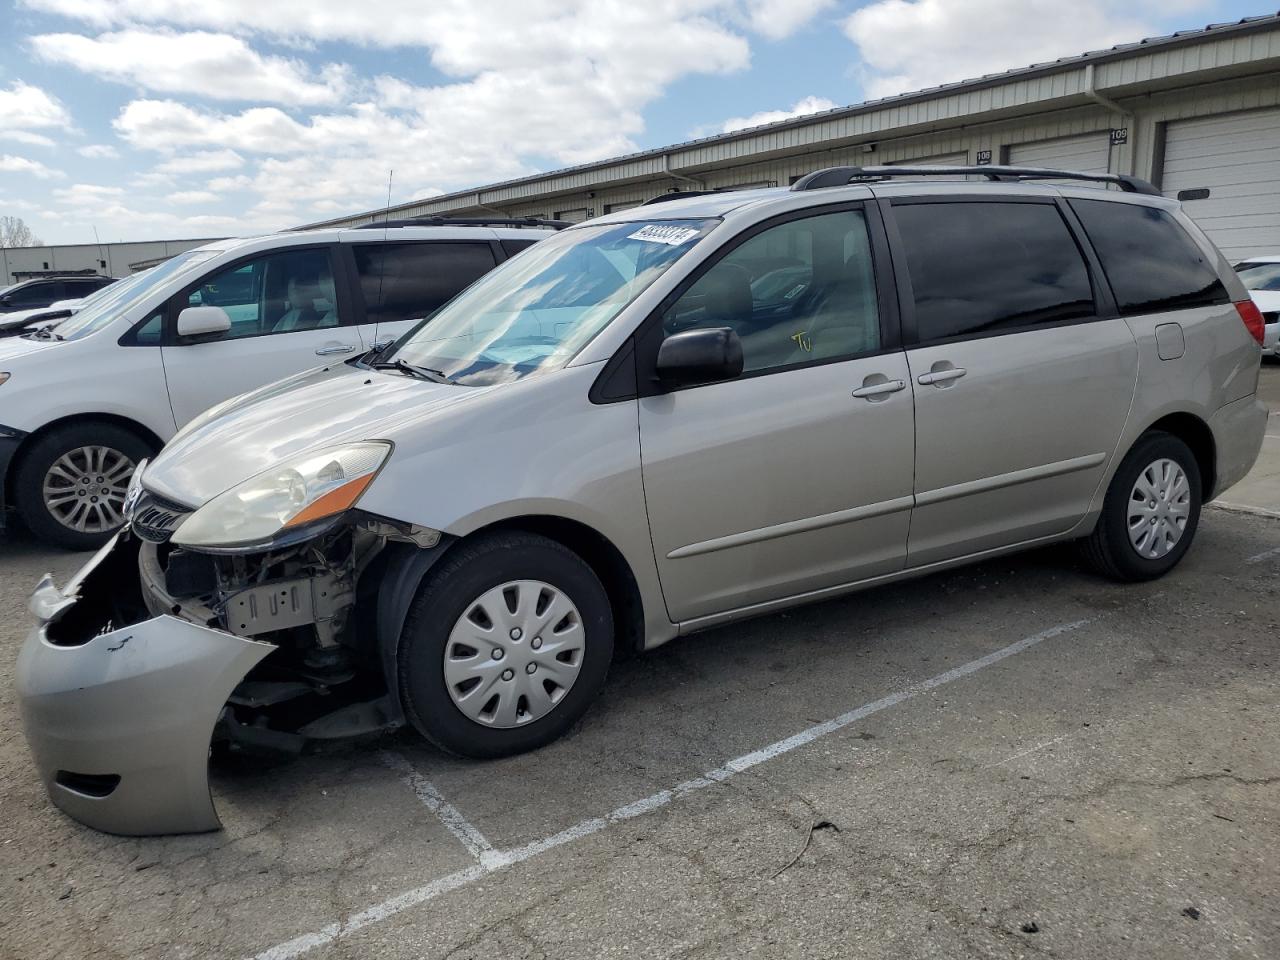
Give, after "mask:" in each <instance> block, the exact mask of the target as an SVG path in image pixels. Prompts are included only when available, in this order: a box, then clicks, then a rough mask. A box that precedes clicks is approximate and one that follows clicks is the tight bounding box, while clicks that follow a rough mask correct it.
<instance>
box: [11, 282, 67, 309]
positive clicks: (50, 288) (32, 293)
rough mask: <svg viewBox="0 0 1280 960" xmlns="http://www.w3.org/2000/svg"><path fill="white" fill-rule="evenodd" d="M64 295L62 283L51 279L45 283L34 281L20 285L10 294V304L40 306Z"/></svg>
mask: <svg viewBox="0 0 1280 960" xmlns="http://www.w3.org/2000/svg"><path fill="white" fill-rule="evenodd" d="M61 295H62V284H61V283H60V282H58V281H54V280H50V281H47V282H45V283H33V284H31V285H30V286H26V287H19V288H18V289H17V290H14V291H13V292H12V293H10V294H9V305H10V306H13V307H40V306H44V305H45V304H46V303H52V302H53V301H55V300H57V299H59V298H60V297H61Z"/></svg>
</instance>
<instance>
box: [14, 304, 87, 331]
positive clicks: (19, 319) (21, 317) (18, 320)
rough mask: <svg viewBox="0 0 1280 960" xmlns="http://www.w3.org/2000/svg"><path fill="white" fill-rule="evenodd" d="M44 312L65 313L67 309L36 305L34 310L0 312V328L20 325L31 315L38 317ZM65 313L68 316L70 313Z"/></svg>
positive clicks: (29, 318)
mask: <svg viewBox="0 0 1280 960" xmlns="http://www.w3.org/2000/svg"><path fill="white" fill-rule="evenodd" d="M46 313H67V310H66V308H65V307H37V308H36V309H34V310H13V311H11V312H9V313H0V330H7V329H9V328H10V327H21V326H23V325H24V324H26V323H28V322H29V321H30V320H31V319H32V318H33V317H40V316H42V315H44V314H46ZM67 315H68V316H69V315H70V314H69V313H68V314H67Z"/></svg>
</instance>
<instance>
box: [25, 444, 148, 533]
mask: <svg viewBox="0 0 1280 960" xmlns="http://www.w3.org/2000/svg"><path fill="white" fill-rule="evenodd" d="M154 452H155V451H154V450H152V449H151V447H150V445H149V444H148V443H147V442H146V441H144V440H143V439H142V438H141V437H139V436H138V435H137V434H136V433H133V432H132V431H131V430H127V429H125V428H124V427H120V426H116V425H115V424H111V423H78V424H68V425H66V426H62V427H58V428H56V429H54V430H51V431H49V432H48V433H47V434H45V435H44V436H42V437H39V438H37V439H36V440H35V442H34V443H32V444H31V447H30V448H29V449H27V450H25V451H24V452H23V453H22V459H21V461H20V462H19V463H18V465H17V468H16V469H15V471H14V484H13V505H14V507H16V508H17V511H18V516H19V517H21V518H22V522H23V523H24V524H25V525H26V527H27V529H28V530H30V531H31V532H32V533H33V534H35V536H37V537H39V538H40V539H42V540H46V541H48V542H50V543H53V544H56V545H58V546H60V547H66V548H67V549H68V550H93V549H96V548H97V547H100V546H102V544H103V543H105V542H106V541H107V538H108V537H110V536H111V534H112V533H113V532H115V530H117V529H118V528H119V527H121V526H122V525H123V524H124V498H125V493H126V492H127V491H128V489H129V480H130V478H132V477H133V471H134V469H135V468H136V467H137V465H138V463H139V462H140V461H141V460H143V459H144V458H146V457H149V456H151V455H152V454H153V453H154Z"/></svg>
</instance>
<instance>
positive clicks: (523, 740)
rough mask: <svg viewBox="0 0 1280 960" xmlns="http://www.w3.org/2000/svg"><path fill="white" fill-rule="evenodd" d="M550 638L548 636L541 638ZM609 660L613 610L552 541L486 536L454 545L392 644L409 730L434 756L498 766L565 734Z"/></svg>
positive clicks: (583, 568) (584, 569)
mask: <svg viewBox="0 0 1280 960" xmlns="http://www.w3.org/2000/svg"><path fill="white" fill-rule="evenodd" d="M503 587H505V588H506V591H505V592H504V591H503V590H500V589H499V588H503ZM543 588H545V589H543ZM513 599H514V601H515V603H516V610H515V611H514V612H513V611H512V610H511V609H510V607H511V604H512V601H513ZM565 601H567V604H568V607H566V606H565ZM543 604H545V605H546V606H545V612H544V613H542V614H539V613H538V611H539V610H541V609H543V607H542V605H543ZM504 605H505V607H504ZM569 608H571V609H572V612H569V613H565V612H564V611H565V610H567V609H569ZM529 611H532V615H530V613H529ZM490 614H492V616H490ZM464 618H465V619H464ZM552 618H554V620H553V619H552ZM486 623H487V624H488V626H485V624H486ZM521 624H523V625H525V626H524V627H523V628H522V627H521V626H520V625H521ZM575 624H577V627H575ZM522 629H523V630H526V631H527V633H529V634H534V636H528V635H527V634H526V633H523V632H522ZM548 632H550V633H552V634H555V636H552V637H548V639H547V640H545V641H544V640H543V634H547V633H548ZM517 633H520V634H521V635H520V636H519V638H516V634H517ZM557 637H558V638H562V639H557ZM469 640H473V641H474V642H475V646H474V647H470V646H469V644H468V641H469ZM535 644H536V645H537V647H535ZM538 647H540V649H538ZM486 648H487V649H486ZM468 650H471V651H472V652H473V653H474V656H470V655H468ZM499 650H500V651H501V652H498V651H499ZM446 656H448V657H449V662H448V663H447V664H446ZM562 658H563V659H562ZM612 659H613V613H612V610H611V607H610V604H609V597H608V594H607V593H606V591H605V589H604V587H603V586H602V585H601V583H600V580H599V579H598V578H597V577H596V575H595V573H594V572H593V571H592V569H591V568H590V567H589V566H588V565H587V564H586V563H585V562H583V560H582V559H581V558H580V557H579V556H578V555H577V554H575V553H573V551H571V550H569V549H568V548H567V547H564V546H562V545H561V544H559V543H556V542H555V541H554V540H549V539H547V538H545V537H540V536H536V535H534V534H529V533H522V532H509V533H496V534H492V535H487V536H482V537H481V538H479V539H476V540H474V541H470V542H466V541H464V542H463V543H460V544H458V545H457V546H455V547H454V548H453V549H451V550H450V551H449V553H448V554H446V555H445V556H444V557H443V558H442V559H441V560H440V562H439V564H438V565H437V566H436V567H435V568H433V569H432V571H431V573H430V574H429V575H428V578H427V581H426V582H425V583H424V584H423V586H422V587H421V588H420V590H419V592H418V595H417V597H416V598H415V599H414V601H413V603H412V605H411V606H410V608H409V614H408V616H407V617H406V619H405V625H404V630H403V631H402V633H401V635H400V649H399V652H398V654H397V667H398V681H399V688H400V699H401V703H402V704H403V705H404V710H405V715H406V717H407V719H408V720H409V722H410V723H411V724H412V725H413V726H414V728H415V729H417V731H418V732H419V733H421V734H422V735H423V736H424V737H425V738H426V739H427V740H429V741H431V742H432V743H433V744H435V745H436V746H437V747H439V748H440V749H442V750H444V751H446V752H448V753H452V754H456V755H458V756H463V757H472V758H476V759H488V758H494V757H504V756H509V755H511V754H516V753H523V752H525V751H527V750H533V749H536V748H538V747H541V746H544V745H545V744H548V743H550V742H551V741H552V740H555V739H556V738H558V737H560V736H562V735H563V734H564V733H565V732H566V731H568V730H569V728H570V727H572V726H573V724H574V723H576V722H577V721H578V720H579V719H580V718H581V717H582V715H583V714H584V713H585V712H586V710H587V708H588V707H589V706H590V705H591V702H592V701H593V700H594V699H595V698H596V696H597V695H598V694H599V693H600V690H601V689H602V688H603V686H604V681H605V676H606V675H607V674H608V671H609V664H610V662H611V660H612ZM539 666H540V667H541V673H538V672H537V671H538V669H539ZM530 667H533V670H530V669H529V668H530ZM526 674H527V676H526ZM460 677H465V678H466V679H464V680H462V681H461V682H459V678H460ZM553 677H554V678H557V679H558V680H559V681H563V682H564V683H563V685H561V684H560V683H558V682H557V679H552V678H553ZM472 678H474V685H473V686H470V687H469V686H468V685H470V684H471V683H472ZM535 683H536V684H537V685H536V686H535ZM521 691H525V692H526V693H521ZM539 691H541V693H539ZM526 694H527V695H526ZM544 694H545V696H544ZM521 697H523V703H524V705H525V712H524V714H523V719H522V715H521V713H520V712H519V709H518V708H519V704H520V703H521V702H522V701H521ZM460 698H462V702H463V703H465V704H466V709H467V710H469V711H470V713H467V712H464V708H463V706H460V705H459V699H460ZM494 698H496V700H495V699H494ZM495 704H496V705H495ZM513 705H514V708H515V709H514V710H513ZM486 706H487V707H488V708H489V709H488V710H485V709H484V708H485V707H486Z"/></svg>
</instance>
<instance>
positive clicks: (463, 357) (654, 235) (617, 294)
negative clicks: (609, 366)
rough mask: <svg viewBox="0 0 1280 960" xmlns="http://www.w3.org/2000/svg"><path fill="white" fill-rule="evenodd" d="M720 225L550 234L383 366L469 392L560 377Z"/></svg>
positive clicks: (419, 331)
mask: <svg viewBox="0 0 1280 960" xmlns="http://www.w3.org/2000/svg"><path fill="white" fill-rule="evenodd" d="M718 222H719V221H716V220H652V221H638V222H632V223H614V224H601V225H599V226H594V227H593V226H585V227H578V228H576V229H573V230H567V231H565V232H563V233H559V234H556V235H555V236H553V237H550V238H548V239H546V240H543V241H541V242H539V243H536V244H534V245H533V246H532V247H529V248H528V249H527V250H525V251H524V252H523V253H521V254H520V255H519V256H518V257H516V258H514V259H512V260H509V261H507V262H506V263H504V264H503V265H502V266H500V267H498V269H496V270H494V271H492V272H491V273H488V274H486V275H485V276H484V277H482V278H481V279H479V280H477V281H476V282H475V283H474V284H472V285H471V286H470V287H468V288H467V289H466V290H464V291H463V292H462V293H460V294H459V295H458V296H457V297H455V298H454V299H453V300H451V301H450V302H449V303H447V304H445V305H444V307H442V308H441V309H440V310H439V312H437V313H436V314H435V316H434V317H432V318H431V319H430V320H429V321H427V322H426V323H424V324H421V325H419V326H418V327H417V328H416V329H415V330H413V331H412V332H411V333H410V334H408V335H407V336H406V337H405V338H404V339H403V340H401V341H400V342H399V343H398V344H396V346H395V347H394V348H393V349H392V350H391V351H389V352H388V354H386V355H384V356H382V357H381V358H379V366H381V365H382V364H384V363H385V364H388V365H390V364H393V363H394V364H396V365H398V366H399V367H400V369H404V370H406V371H409V368H411V367H412V368H417V369H418V370H419V371H426V372H427V373H429V374H431V375H434V376H438V377H440V378H447V379H448V380H449V381H450V382H452V383H458V384H464V385H466V386H486V385H488V384H494V383H506V382H508V381H511V380H519V379H521V378H522V377H527V376H529V375H530V374H534V373H542V372H545V371H547V370H554V369H558V368H560V367H562V366H564V365H565V364H566V363H568V362H569V360H571V359H572V358H573V357H574V355H575V354H577V353H578V351H579V350H581V349H582V348H583V346H585V345H586V344H587V342H588V341H590V340H591V338H592V337H594V336H595V335H596V334H597V333H599V332H600V331H601V330H602V329H604V327H605V326H606V325H608V324H609V322H610V321H612V320H613V318H614V317H616V316H617V315H618V314H619V313H620V312H621V311H622V309H623V308H624V307H625V306H626V305H627V304H629V303H631V301H632V300H634V299H635V298H636V297H638V296H639V295H640V293H641V292H642V291H643V290H644V289H645V288H646V287H648V286H649V284H651V283H653V282H654V281H655V280H657V279H658V277H660V276H662V274H663V273H664V272H665V271H666V270H667V269H668V268H669V267H670V266H671V265H672V264H673V263H675V262H676V261H677V260H679V259H680V258H681V257H682V256H684V255H685V254H686V253H688V252H689V251H690V250H691V249H692V248H693V246H694V245H695V244H696V243H697V242H698V241H699V240H700V239H701V238H702V237H704V236H705V235H706V234H707V232H708V231H709V230H710V229H711V228H712V227H713V226H715V224H716V223H718ZM410 372H411V371H410Z"/></svg>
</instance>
